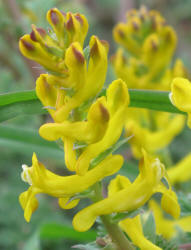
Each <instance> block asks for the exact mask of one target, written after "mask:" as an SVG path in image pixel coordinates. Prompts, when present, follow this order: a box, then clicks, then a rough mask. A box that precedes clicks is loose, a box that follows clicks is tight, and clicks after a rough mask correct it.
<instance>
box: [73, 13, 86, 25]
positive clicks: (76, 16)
mask: <svg viewBox="0 0 191 250" xmlns="http://www.w3.org/2000/svg"><path fill="white" fill-rule="evenodd" d="M75 18H76V19H77V20H78V22H80V24H81V25H83V23H84V20H83V19H82V17H81V16H80V14H79V13H77V14H76V15H75Z"/></svg>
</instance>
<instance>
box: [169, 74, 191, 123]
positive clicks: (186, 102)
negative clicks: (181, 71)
mask: <svg viewBox="0 0 191 250" xmlns="http://www.w3.org/2000/svg"><path fill="white" fill-rule="evenodd" d="M171 92H172V95H171V100H172V103H173V104H174V105H175V106H176V107H177V108H178V109H180V110H181V111H183V112H186V113H188V126H189V127H191V101H190V100H191V83H190V81H189V80H187V79H185V78H179V77H177V78H175V79H174V80H173V81H172V85H171Z"/></svg>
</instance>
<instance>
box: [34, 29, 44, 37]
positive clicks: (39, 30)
mask: <svg viewBox="0 0 191 250" xmlns="http://www.w3.org/2000/svg"><path fill="white" fill-rule="evenodd" d="M36 30H37V31H38V33H39V34H40V35H41V36H42V37H44V36H46V30H45V29H43V28H37V29H36Z"/></svg>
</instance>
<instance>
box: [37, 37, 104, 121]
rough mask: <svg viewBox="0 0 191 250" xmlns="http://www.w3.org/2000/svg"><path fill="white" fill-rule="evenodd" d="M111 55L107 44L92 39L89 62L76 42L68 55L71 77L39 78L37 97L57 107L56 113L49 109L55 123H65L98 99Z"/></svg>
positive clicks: (70, 47)
mask: <svg viewBox="0 0 191 250" xmlns="http://www.w3.org/2000/svg"><path fill="white" fill-rule="evenodd" d="M107 53H108V44H107V42H105V41H102V40H99V39H98V38H97V37H95V36H92V37H91V39H90V58H89V63H88V62H87V61H86V59H85V56H84V52H83V49H82V47H81V45H80V44H79V43H78V42H74V43H72V44H71V45H70V46H69V48H68V49H67V50H66V53H65V58H64V65H65V66H67V76H65V77H61V76H60V77H58V76H55V75H48V74H43V75H41V76H40V77H39V78H38V79H37V83H36V92H37V96H38V97H39V99H40V100H41V102H42V103H43V104H44V105H45V106H53V108H54V110H53V111H51V110H50V109H48V110H49V112H50V113H51V115H52V116H53V118H54V120H55V121H58V122H62V121H65V120H66V119H67V118H68V116H69V114H70V112H71V111H72V110H73V109H75V108H77V107H79V106H80V105H81V104H83V103H84V102H85V101H87V100H89V99H90V98H93V97H95V95H96V94H97V93H98V92H99V91H100V90H101V89H102V87H103V85H104V81H105V77H106V72H107ZM87 64H88V67H87ZM47 92H48V96H47Z"/></svg>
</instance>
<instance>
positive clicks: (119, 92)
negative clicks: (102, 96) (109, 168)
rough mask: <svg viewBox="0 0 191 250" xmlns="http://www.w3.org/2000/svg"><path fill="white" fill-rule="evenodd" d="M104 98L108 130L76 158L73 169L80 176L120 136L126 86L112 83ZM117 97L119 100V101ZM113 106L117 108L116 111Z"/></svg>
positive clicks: (124, 118)
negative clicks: (107, 114) (107, 115)
mask: <svg viewBox="0 0 191 250" xmlns="http://www.w3.org/2000/svg"><path fill="white" fill-rule="evenodd" d="M106 96H107V107H108V110H109V113H110V120H109V124H108V128H107V130H106V132H105V134H104V136H103V138H102V139H101V140H100V141H99V142H97V143H94V144H91V145H88V147H86V149H85V150H84V152H83V153H82V154H81V155H80V157H79V158H78V160H77V162H76V167H75V169H76V171H77V173H78V174H80V175H83V174H85V173H86V172H87V170H88V168H89V164H90V161H91V160H92V159H93V158H95V157H96V156H98V155H99V154H100V153H101V152H103V151H105V150H106V149H108V148H109V147H111V146H112V145H113V144H114V143H116V141H117V140H118V139H119V137H120V136H121V132H122V129H123V126H124V123H125V120H126V116H125V114H126V110H127V107H128V104H129V94H128V89H127V86H126V84H125V83H124V82H123V81H122V80H120V79H118V80H115V81H113V82H112V83H111V84H110V86H109V88H108V90H107V93H106ZM119 97H120V98H121V100H119V99H120V98H119ZM115 105H116V106H117V107H116V110H115ZM114 111H115V113H114Z"/></svg>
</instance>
